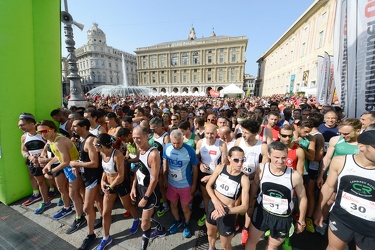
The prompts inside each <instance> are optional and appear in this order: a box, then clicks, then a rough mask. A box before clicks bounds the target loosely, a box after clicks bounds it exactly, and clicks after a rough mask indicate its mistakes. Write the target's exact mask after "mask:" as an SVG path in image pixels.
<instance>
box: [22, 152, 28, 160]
mask: <svg viewBox="0 0 375 250" xmlns="http://www.w3.org/2000/svg"><path fill="white" fill-rule="evenodd" d="M29 155H30V154H29V153H24V154H23V155H22V157H23V158H25V159H27V157H29Z"/></svg>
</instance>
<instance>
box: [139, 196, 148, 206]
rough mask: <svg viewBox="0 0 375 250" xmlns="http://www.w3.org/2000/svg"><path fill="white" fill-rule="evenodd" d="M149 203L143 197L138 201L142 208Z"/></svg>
mask: <svg viewBox="0 0 375 250" xmlns="http://www.w3.org/2000/svg"><path fill="white" fill-rule="evenodd" d="M146 205H147V201H146V200H145V199H144V198H142V199H141V200H140V201H139V202H138V207H140V208H142V207H145V206H146Z"/></svg>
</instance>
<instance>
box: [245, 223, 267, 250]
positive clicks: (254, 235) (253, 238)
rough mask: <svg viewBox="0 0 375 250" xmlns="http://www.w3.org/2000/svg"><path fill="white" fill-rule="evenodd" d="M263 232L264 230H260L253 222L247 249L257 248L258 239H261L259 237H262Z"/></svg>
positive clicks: (253, 249)
mask: <svg viewBox="0 0 375 250" xmlns="http://www.w3.org/2000/svg"><path fill="white" fill-rule="evenodd" d="M263 233H264V231H260V230H258V229H256V228H255V227H254V226H253V225H252V224H251V225H250V228H249V238H248V240H247V242H246V245H245V249H246V250H255V249H256V246H257V244H258V241H259V239H260V237H261V236H262V234H263Z"/></svg>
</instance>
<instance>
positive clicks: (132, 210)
mask: <svg viewBox="0 0 375 250" xmlns="http://www.w3.org/2000/svg"><path fill="white" fill-rule="evenodd" d="M120 201H121V203H122V206H123V207H124V208H125V209H126V210H127V211H129V212H130V214H131V215H132V217H133V218H134V219H138V212H137V209H136V208H135V206H134V205H133V204H132V201H131V199H130V195H129V194H127V195H124V196H121V197H120Z"/></svg>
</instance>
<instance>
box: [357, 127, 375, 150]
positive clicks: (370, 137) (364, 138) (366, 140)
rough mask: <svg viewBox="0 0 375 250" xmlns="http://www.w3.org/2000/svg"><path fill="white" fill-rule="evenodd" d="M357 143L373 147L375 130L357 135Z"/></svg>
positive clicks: (374, 145)
mask: <svg viewBox="0 0 375 250" xmlns="http://www.w3.org/2000/svg"><path fill="white" fill-rule="evenodd" d="M358 143H361V144H364V145H370V146H372V147H373V148H375V130H370V131H365V132H363V133H362V134H360V135H359V136H358Z"/></svg>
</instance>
